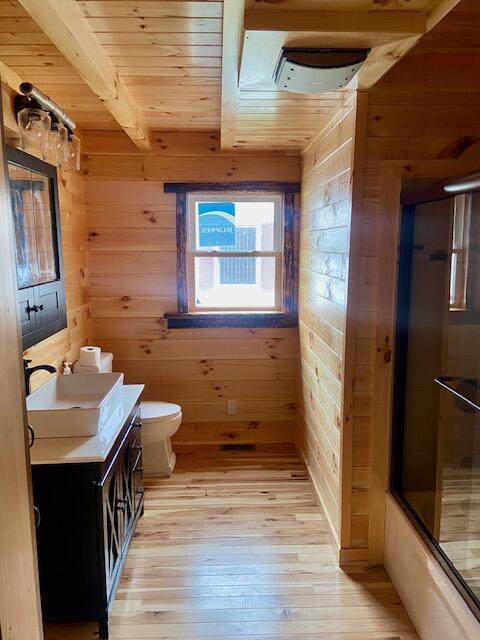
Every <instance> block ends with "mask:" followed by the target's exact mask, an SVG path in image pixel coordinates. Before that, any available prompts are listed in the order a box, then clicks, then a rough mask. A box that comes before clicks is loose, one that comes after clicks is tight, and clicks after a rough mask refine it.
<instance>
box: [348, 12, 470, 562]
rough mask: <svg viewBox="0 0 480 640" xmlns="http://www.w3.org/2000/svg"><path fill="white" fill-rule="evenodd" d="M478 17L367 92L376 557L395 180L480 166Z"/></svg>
mask: <svg viewBox="0 0 480 640" xmlns="http://www.w3.org/2000/svg"><path fill="white" fill-rule="evenodd" d="M479 19H480V13H479V7H478V2H476V1H474V0H473V1H472V0H467V1H464V2H462V3H461V4H460V5H459V7H458V8H457V9H455V10H454V11H453V12H452V14H451V15H450V16H449V17H448V18H447V19H446V20H445V21H443V22H442V23H440V25H439V26H438V27H437V28H436V29H435V30H433V31H432V32H431V34H429V35H427V36H425V38H424V39H423V40H422V42H421V43H420V44H419V45H417V47H415V48H414V49H413V50H412V52H411V53H410V54H409V55H408V56H407V57H406V58H405V59H404V60H403V61H401V62H400V63H399V64H398V65H397V66H395V67H394V68H393V70H392V71H391V72H390V73H389V74H388V75H387V76H386V77H385V79H384V80H382V81H381V83H380V84H379V85H377V86H376V87H375V89H374V90H372V91H370V92H369V106H368V120H367V127H368V137H367V142H366V168H365V181H364V187H363V206H362V207H361V210H362V223H361V226H362V233H361V237H362V242H361V252H362V257H361V259H362V261H363V264H364V265H366V266H367V269H366V270H364V271H362V272H361V274H360V275H361V278H362V282H361V283H360V284H359V286H360V291H361V304H362V309H363V310H364V312H365V316H364V322H363V324H362V335H361V336H360V335H359V336H358V340H357V349H356V357H357V363H359V364H362V365H364V366H365V378H364V381H363V383H362V385H363V388H362V390H361V394H362V397H361V407H362V416H363V418H362V419H363V420H364V421H365V425H368V424H370V426H371V429H372V448H371V450H372V474H371V492H370V505H369V511H370V522H369V540H368V544H369V559H370V562H371V563H373V564H375V563H379V562H382V561H383V544H384V520H385V496H386V490H387V488H388V469H389V439H390V425H391V383H392V365H393V355H394V354H393V347H394V345H393V341H394V308H395V291H396V257H397V243H398V236H397V231H398V222H399V212H400V189H401V182H402V179H404V178H409V179H411V178H435V179H442V178H447V177H449V176H453V175H462V174H465V173H468V172H470V171H474V170H478V167H479V166H480V124H479V123H480V118H479V114H480V93H479V92H478V89H476V87H475V86H474V84H473V85H472V82H473V79H474V78H475V77H476V68H477V66H478V61H479V57H478V53H476V52H472V53H471V54H469V55H468V56H466V55H465V50H464V47H465V46H466V44H465V37H466V34H468V37H469V38H471V41H472V42H473V41H474V40H475V38H477V39H478V37H479V34H480V26H479V25H480V22H479ZM447 49H448V50H447ZM418 69H421V70H422V72H421V73H418Z"/></svg>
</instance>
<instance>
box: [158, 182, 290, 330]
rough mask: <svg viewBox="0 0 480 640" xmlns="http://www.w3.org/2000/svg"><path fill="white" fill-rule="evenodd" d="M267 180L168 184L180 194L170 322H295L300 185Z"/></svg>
mask: <svg viewBox="0 0 480 640" xmlns="http://www.w3.org/2000/svg"><path fill="white" fill-rule="evenodd" d="M265 185H266V188H263V189H259V188H258V183H257V184H255V183H249V184H248V185H246V184H245V185H244V184H237V185H225V187H224V188H222V185H219V184H208V185H205V184H203V185H196V184H195V183H193V184H188V185H182V184H178V183H172V184H168V183H167V184H166V185H165V190H166V191H175V192H176V193H177V278H178V281H177V295H178V313H177V314H166V317H167V319H168V325H169V327H177V328H179V327H183V326H265V325H269V326H291V325H292V324H294V323H296V275H295V259H294V249H295V231H294V229H295V194H296V193H297V191H298V188H299V185H297V183H263V185H262V186H264V187H265ZM202 187H203V188H202ZM207 187H210V188H207ZM228 187H230V188H228ZM202 323H203V324H202Z"/></svg>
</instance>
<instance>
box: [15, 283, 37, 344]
mask: <svg viewBox="0 0 480 640" xmlns="http://www.w3.org/2000/svg"><path fill="white" fill-rule="evenodd" d="M18 305H19V308H20V326H21V329H22V337H24V336H26V335H28V334H29V333H32V332H33V331H34V330H35V328H36V326H37V324H36V320H37V314H36V312H35V288H34V287H28V288H27V289H20V291H19V292H18Z"/></svg>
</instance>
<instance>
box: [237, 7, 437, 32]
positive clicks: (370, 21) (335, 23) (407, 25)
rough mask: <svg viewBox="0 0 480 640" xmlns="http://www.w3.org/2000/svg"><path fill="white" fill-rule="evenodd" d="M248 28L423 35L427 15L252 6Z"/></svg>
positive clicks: (401, 12)
mask: <svg viewBox="0 0 480 640" xmlns="http://www.w3.org/2000/svg"><path fill="white" fill-rule="evenodd" d="M245 29H246V30H247V31H250V30H251V31H307V32H312V31H315V32H316V33H318V34H320V33H329V34H335V33H338V34H341V33H354V34H355V33H362V34H364V33H381V34H383V35H385V34H392V36H395V35H396V36H397V37H398V38H400V37H401V36H406V35H414V34H422V33H424V32H425V29H426V18H425V15H424V14H423V13H421V12H419V11H375V12H369V11H287V10H285V9H278V10H274V11H272V10H270V9H268V10H265V9H252V10H249V11H247V12H246V13H245Z"/></svg>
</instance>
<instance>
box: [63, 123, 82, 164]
mask: <svg viewBox="0 0 480 640" xmlns="http://www.w3.org/2000/svg"><path fill="white" fill-rule="evenodd" d="M80 145H81V143H80V138H77V136H74V135H73V133H70V132H69V133H68V142H67V144H66V145H65V150H66V154H67V161H66V165H65V168H66V169H69V170H70V171H80V157H81V156H80V149H81V147H80Z"/></svg>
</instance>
